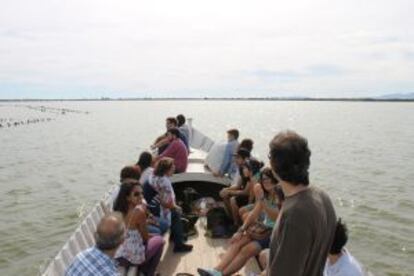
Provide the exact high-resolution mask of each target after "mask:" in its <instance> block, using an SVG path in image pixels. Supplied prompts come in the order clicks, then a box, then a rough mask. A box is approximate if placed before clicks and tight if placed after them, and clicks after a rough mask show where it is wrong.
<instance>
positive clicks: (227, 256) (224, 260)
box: [215, 236, 251, 271]
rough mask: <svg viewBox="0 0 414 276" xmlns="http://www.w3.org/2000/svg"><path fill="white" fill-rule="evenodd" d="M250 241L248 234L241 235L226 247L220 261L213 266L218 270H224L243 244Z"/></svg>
mask: <svg viewBox="0 0 414 276" xmlns="http://www.w3.org/2000/svg"><path fill="white" fill-rule="evenodd" d="M249 242H251V240H250V238H249V237H248V236H242V238H241V239H240V240H239V241H237V242H235V243H233V244H231V245H230V246H229V248H227V250H226V252H225V253H224V255H223V256H222V257H221V258H220V259H221V260H220V263H219V264H218V265H217V266H216V267H215V269H216V270H218V271H224V270H225V269H226V267H227V266H228V265H229V264H230V263H231V261H232V260H233V259H234V257H235V256H236V255H237V253H238V252H239V251H240V250H241V248H243V246H245V245H246V244H248V243H249Z"/></svg>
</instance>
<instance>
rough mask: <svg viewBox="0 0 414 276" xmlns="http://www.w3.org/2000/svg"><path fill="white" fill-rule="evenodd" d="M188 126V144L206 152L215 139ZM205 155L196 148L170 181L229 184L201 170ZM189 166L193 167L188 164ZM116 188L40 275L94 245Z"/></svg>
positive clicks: (48, 275)
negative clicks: (183, 168) (186, 169)
mask: <svg viewBox="0 0 414 276" xmlns="http://www.w3.org/2000/svg"><path fill="white" fill-rule="evenodd" d="M189 127H190V146H191V147H192V148H194V149H196V150H200V151H203V152H204V153H206V152H208V151H209V150H210V148H211V147H212V146H213V144H214V141H213V140H211V139H210V138H208V137H207V136H205V135H204V134H202V133H201V132H200V131H198V130H196V129H194V128H193V127H192V126H191V119H190V120H189ZM204 156H205V154H200V152H199V151H195V152H193V153H192V154H191V156H190V159H189V167H190V168H189V172H188V173H183V174H178V175H174V176H173V177H172V179H171V180H172V182H174V183H175V182H181V181H183V182H185V181H191V180H195V179H196V180H198V181H206V182H218V183H222V184H225V185H227V184H229V181H228V180H227V179H225V178H221V179H218V178H215V177H214V176H212V175H211V174H210V173H206V172H205V170H204V164H203V160H204ZM191 166H192V167H191ZM115 190H117V187H116V186H113V187H112V188H111V189H110V190H109V191H108V192H107V193H106V194H105V196H104V197H103V199H102V200H100V201H99V202H98V203H97V204H96V205H95V206H94V207H93V208H92V210H91V211H90V213H89V214H88V215H87V216H86V217H85V218H84V219H83V221H82V222H81V224H80V225H79V226H78V227H77V229H76V230H75V232H74V233H73V234H72V235H71V237H70V238H69V240H68V241H67V242H66V243H65V245H64V246H63V248H62V249H61V250H60V251H59V252H58V253H57V255H56V257H55V258H54V259H53V260H52V261H51V262H50V263H49V264H48V266H47V267H46V269H45V270H44V272H43V273H41V275H43V276H56V275H64V273H65V270H66V268H67V267H68V266H69V265H70V264H71V262H72V260H73V259H74V258H75V256H76V255H77V254H78V253H79V252H81V251H83V250H84V249H86V248H89V247H91V246H93V245H94V244H95V238H94V233H95V231H96V227H97V225H98V223H99V221H100V220H101V218H102V217H103V216H104V215H105V214H106V213H108V212H109V211H110V210H111V209H112V204H113V198H114V196H113V193H114V191H115Z"/></svg>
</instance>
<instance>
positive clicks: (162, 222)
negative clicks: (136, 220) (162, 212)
mask: <svg viewBox="0 0 414 276" xmlns="http://www.w3.org/2000/svg"><path fill="white" fill-rule="evenodd" d="M156 220H157V222H158V228H159V229H160V231H161V234H162V235H164V234H165V233H166V232H167V231H168V228H169V227H170V226H169V223H168V221H167V220H166V219H163V218H159V217H157V218H156Z"/></svg>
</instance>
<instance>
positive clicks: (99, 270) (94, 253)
mask: <svg viewBox="0 0 414 276" xmlns="http://www.w3.org/2000/svg"><path fill="white" fill-rule="evenodd" d="M116 275H119V274H118V270H117V268H116V266H115V262H114V260H113V259H111V258H110V257H109V256H108V255H106V254H104V253H103V252H102V251H101V250H99V249H98V248H96V247H95V246H94V247H91V248H88V249H86V250H85V251H82V252H81V253H79V254H78V255H76V257H75V259H74V260H73V262H72V264H71V265H70V266H69V267H68V268H67V269H66V272H65V276H116Z"/></svg>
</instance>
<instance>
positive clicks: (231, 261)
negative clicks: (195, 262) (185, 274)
mask: <svg viewBox="0 0 414 276" xmlns="http://www.w3.org/2000/svg"><path fill="white" fill-rule="evenodd" d="M268 170H269V169H265V170H264V171H266V172H267V171H268ZM277 190H281V188H280V187H279V186H278V185H277V181H276V180H275V178H274V177H273V176H268V175H267V174H264V175H263V177H262V181H261V183H260V184H256V185H255V186H254V192H255V197H256V203H255V206H254V209H253V210H252V212H250V213H249V216H248V217H247V219H246V221H245V222H244V224H243V225H242V226H241V227H240V228H239V230H238V231H237V232H236V233H235V234H234V235H233V237H232V238H231V240H230V247H229V248H228V249H227V251H226V253H225V254H224V256H222V257H221V258H220V262H219V264H218V265H217V266H216V267H215V268H213V269H202V268H199V269H198V272H199V274H200V275H202V276H221V275H231V274H233V273H236V272H237V271H239V270H240V269H241V268H242V267H243V266H244V265H245V264H246V263H247V261H248V260H249V259H250V258H251V257H253V256H256V255H257V254H259V253H260V251H261V250H263V249H265V248H268V247H269V243H270V235H271V231H272V229H273V227H274V225H275V222H276V219H277V217H278V215H279V206H278V200H277V198H278V196H277ZM262 213H263V221H262V222H259V218H260V216H261V214H262ZM255 226H260V227H261V228H260V229H264V231H263V232H260V233H261V234H258V232H255V231H253V228H254V227H255ZM255 234H256V235H255ZM259 236H260V237H259Z"/></svg>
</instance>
